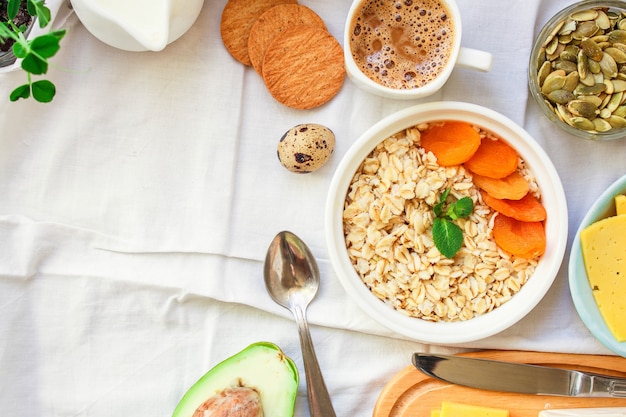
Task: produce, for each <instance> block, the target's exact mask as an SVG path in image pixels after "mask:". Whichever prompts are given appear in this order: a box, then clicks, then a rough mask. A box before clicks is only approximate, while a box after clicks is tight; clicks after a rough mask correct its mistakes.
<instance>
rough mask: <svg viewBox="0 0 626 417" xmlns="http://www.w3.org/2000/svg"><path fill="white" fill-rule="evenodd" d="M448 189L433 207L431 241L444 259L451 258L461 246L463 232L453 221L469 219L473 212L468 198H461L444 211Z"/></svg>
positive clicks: (470, 200) (471, 203)
mask: <svg viewBox="0 0 626 417" xmlns="http://www.w3.org/2000/svg"><path fill="white" fill-rule="evenodd" d="M449 195H450V189H449V188H446V189H445V190H444V191H443V193H441V196H440V197H439V202H438V203H437V204H435V206H434V207H433V211H434V213H435V216H436V217H435V220H434V221H433V228H432V230H433V241H434V242H435V246H436V247H437V249H439V252H441V254H442V255H443V256H445V257H446V258H452V257H454V255H456V253H457V252H458V251H459V249H461V246H463V230H462V229H461V228H460V227H459V226H458V225H456V224H455V223H454V220H457V219H461V218H465V217H469V216H470V214H472V211H473V210H474V202H473V201H472V199H471V198H469V197H463V198H461V199H459V200H457V201H455V202H453V203H450V204H448V206H447V208H446V209H445V210H444V207H445V204H446V200H447V199H448V196H449Z"/></svg>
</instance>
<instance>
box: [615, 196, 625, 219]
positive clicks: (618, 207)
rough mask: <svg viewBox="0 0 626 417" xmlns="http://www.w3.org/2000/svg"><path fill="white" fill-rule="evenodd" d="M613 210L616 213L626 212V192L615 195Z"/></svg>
mask: <svg viewBox="0 0 626 417" xmlns="http://www.w3.org/2000/svg"><path fill="white" fill-rule="evenodd" d="M615 211H617V215H618V216H619V215H620V214H626V194H619V195H616V196H615Z"/></svg>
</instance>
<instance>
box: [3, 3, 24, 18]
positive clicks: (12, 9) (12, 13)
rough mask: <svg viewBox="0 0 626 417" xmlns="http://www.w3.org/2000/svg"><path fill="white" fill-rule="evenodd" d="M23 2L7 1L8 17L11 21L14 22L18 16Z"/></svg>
mask: <svg viewBox="0 0 626 417" xmlns="http://www.w3.org/2000/svg"><path fill="white" fill-rule="evenodd" d="M21 2H22V0H9V1H7V16H8V18H9V19H11V20H13V19H15V17H16V16H17V13H18V12H19V11H20V3H21Z"/></svg>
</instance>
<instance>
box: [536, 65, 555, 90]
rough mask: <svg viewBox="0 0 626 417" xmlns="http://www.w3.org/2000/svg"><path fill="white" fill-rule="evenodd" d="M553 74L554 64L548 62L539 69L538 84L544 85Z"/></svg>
mask: <svg viewBox="0 0 626 417" xmlns="http://www.w3.org/2000/svg"><path fill="white" fill-rule="evenodd" d="M551 72H552V64H551V63H550V61H546V62H544V63H543V65H541V67H540V68H539V73H538V74H537V82H538V83H539V85H543V83H544V82H545V81H546V77H547V76H548V75H549V74H550V73H551Z"/></svg>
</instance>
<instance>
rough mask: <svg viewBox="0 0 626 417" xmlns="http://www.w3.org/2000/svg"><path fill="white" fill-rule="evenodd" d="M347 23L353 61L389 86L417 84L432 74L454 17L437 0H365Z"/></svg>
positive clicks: (448, 47) (447, 49)
mask: <svg viewBox="0 0 626 417" xmlns="http://www.w3.org/2000/svg"><path fill="white" fill-rule="evenodd" d="M350 28H351V30H350V50H351V52H352V57H353V58H354V61H355V63H356V65H357V66H358V67H359V68H360V70H361V71H362V72H363V74H365V75H366V76H367V77H368V78H370V79H371V80H373V81H375V82H377V83H378V84H381V85H383V86H385V87H389V88H394V89H405V90H406V89H413V88H418V87H422V86H424V85H426V84H428V83H429V82H431V81H432V80H434V79H435V78H437V77H438V76H439V74H441V72H442V71H443V70H444V68H445V67H446V65H447V64H448V61H449V60H450V53H451V51H452V48H453V45H454V36H455V34H454V31H455V28H454V23H453V19H452V17H451V15H450V12H449V10H448V8H447V7H446V5H445V4H443V3H442V2H441V1H439V0H419V1H418V0H400V1H389V0H369V1H364V2H363V3H362V4H361V5H360V6H359V8H358V10H356V13H355V15H354V18H353V20H352V22H351V25H350Z"/></svg>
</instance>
